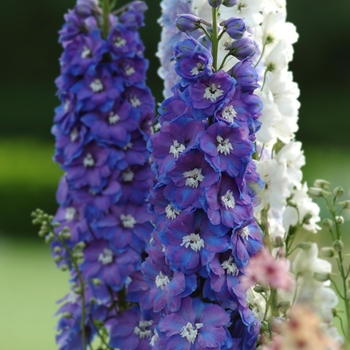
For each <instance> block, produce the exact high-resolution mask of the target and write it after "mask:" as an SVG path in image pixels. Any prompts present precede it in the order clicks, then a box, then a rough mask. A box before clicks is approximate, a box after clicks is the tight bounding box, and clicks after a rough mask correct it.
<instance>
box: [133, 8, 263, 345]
mask: <svg viewBox="0 0 350 350" xmlns="http://www.w3.org/2000/svg"><path fill="white" fill-rule="evenodd" d="M220 3H221V2H212V4H213V5H215V6H216V5H217V4H220ZM228 23H230V22H228ZM241 27H242V28H244V23H243V22H242V23H241ZM242 31H243V29H242ZM238 37H239V36H238ZM235 40H236V41H238V40H241V39H239V38H237V39H235ZM240 43H241V44H242V48H241V49H240V50H241V51H240V52H242V56H241V57H240V58H241V59H242V61H240V62H239V63H237V64H236V65H235V66H234V67H233V68H232V70H231V71H229V72H226V71H224V70H218V71H215V70H214V69H213V66H212V64H213V62H214V59H213V57H212V54H211V52H210V51H209V50H208V49H207V48H206V47H204V46H203V45H202V44H201V42H200V40H196V39H195V38H193V37H190V35H189V34H188V36H187V38H185V39H184V40H183V41H181V42H178V43H177V44H176V45H175V46H174V59H175V64H174V66H175V71H176V73H177V75H178V78H177V81H178V83H176V84H175V85H174V86H173V87H172V94H173V96H171V97H169V98H168V99H166V100H165V101H164V102H163V103H162V104H161V106H160V108H159V113H160V118H159V120H160V123H161V127H160V131H159V132H158V133H157V134H155V135H153V136H152V137H151V138H150V141H149V143H148V147H149V149H150V150H151V152H152V157H153V162H154V164H153V170H154V171H155V174H156V178H157V183H156V185H155V187H154V188H153V190H152V192H151V194H150V197H149V202H150V206H149V208H150V210H151V212H152V221H153V223H154V225H155V228H154V231H153V235H152V242H151V244H150V247H149V248H148V250H147V252H148V257H147V259H146V261H145V262H144V263H143V265H142V268H141V271H142V273H143V275H144V277H145V280H146V281H147V283H148V285H149V291H147V293H150V294H149V296H150V297H149V298H148V299H147V300H146V299H144V302H143V304H142V306H143V307H144V308H145V309H147V308H151V309H152V310H153V311H154V312H155V313H157V314H159V315H160V317H161V318H160V321H159V325H158V326H157V327H156V328H155V329H154V332H153V334H154V335H153V337H152V341H151V345H152V346H153V349H187V350H194V349H213V348H215V349H223V350H225V349H242V350H243V349H244V350H245V349H247V350H248V349H253V348H254V345H253V344H255V341H256V340H257V337H258V334H259V328H260V323H259V321H258V320H256V319H255V318H254V317H253V314H252V312H251V310H250V309H249V306H248V304H247V302H246V298H245V293H246V289H245V288H244V287H243V286H242V285H241V283H240V276H242V275H243V268H244V267H245V266H246V264H247V263H248V261H249V259H250V258H251V256H253V255H254V254H256V253H257V252H258V251H259V250H260V249H261V247H262V232H261V230H260V228H259V226H258V225H257V224H256V220H255V218H254V216H253V214H254V213H253V208H254V205H255V202H256V189H257V188H258V187H260V186H261V180H260V179H259V176H258V175H257V173H256V171H255V164H254V162H253V160H252V156H253V154H254V152H255V146H254V141H255V132H256V131H257V130H258V129H259V126H260V124H259V121H258V117H259V116H260V110H261V103H260V100H259V98H258V97H257V96H256V95H254V90H255V88H256V86H257V74H256V72H255V70H254V67H253V66H252V64H251V61H250V60H249V58H250V55H251V51H250V49H249V47H250V46H249V45H251V43H250V42H248V41H241V42H240ZM245 43H246V44H247V45H248V46H249V47H245V46H244V44H245ZM208 47H210V45H209V46H208ZM244 55H246V56H245V57H243V56H244ZM234 74H236V76H237V77H236V76H235V75H234ZM248 75H249V77H248ZM194 280H195V281H196V283H195V284H194V282H193V281H194ZM142 290H145V287H144V286H143V285H141V284H139V293H141V294H142Z"/></svg>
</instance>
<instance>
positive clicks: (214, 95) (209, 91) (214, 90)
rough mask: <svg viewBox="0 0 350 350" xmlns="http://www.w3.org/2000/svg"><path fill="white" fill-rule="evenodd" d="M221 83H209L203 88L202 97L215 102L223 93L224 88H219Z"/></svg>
mask: <svg viewBox="0 0 350 350" xmlns="http://www.w3.org/2000/svg"><path fill="white" fill-rule="evenodd" d="M220 87H221V85H216V84H214V83H213V84H211V85H210V86H208V87H207V88H206V89H205V92H204V98H206V99H208V100H210V101H211V102H215V101H216V100H217V99H218V98H219V97H220V96H222V95H223V93H224V90H221V89H220Z"/></svg>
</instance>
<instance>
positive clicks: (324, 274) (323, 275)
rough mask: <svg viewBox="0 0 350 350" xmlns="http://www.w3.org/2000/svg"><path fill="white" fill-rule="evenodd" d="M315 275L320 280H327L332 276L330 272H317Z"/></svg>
mask: <svg viewBox="0 0 350 350" xmlns="http://www.w3.org/2000/svg"><path fill="white" fill-rule="evenodd" d="M313 277H314V279H315V280H316V281H318V282H326V281H328V280H329V279H330V277H331V276H330V274H329V273H328V272H315V273H314V275H313Z"/></svg>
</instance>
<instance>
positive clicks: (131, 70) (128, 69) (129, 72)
mask: <svg viewBox="0 0 350 350" xmlns="http://www.w3.org/2000/svg"><path fill="white" fill-rule="evenodd" d="M124 72H125V74H126V75H128V76H130V75H132V74H134V73H135V69H134V67H126V68H125V70H124Z"/></svg>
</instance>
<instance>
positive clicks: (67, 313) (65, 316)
mask: <svg viewBox="0 0 350 350" xmlns="http://www.w3.org/2000/svg"><path fill="white" fill-rule="evenodd" d="M63 317H64V318H71V317H72V314H71V313H70V312H64V313H63Z"/></svg>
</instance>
